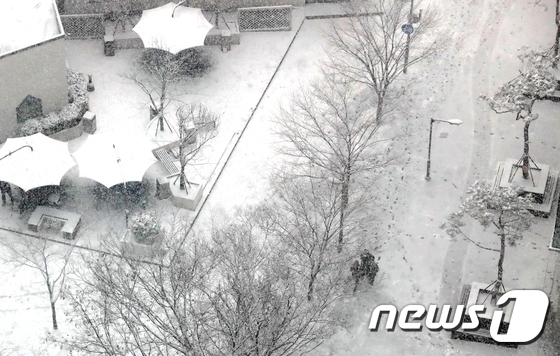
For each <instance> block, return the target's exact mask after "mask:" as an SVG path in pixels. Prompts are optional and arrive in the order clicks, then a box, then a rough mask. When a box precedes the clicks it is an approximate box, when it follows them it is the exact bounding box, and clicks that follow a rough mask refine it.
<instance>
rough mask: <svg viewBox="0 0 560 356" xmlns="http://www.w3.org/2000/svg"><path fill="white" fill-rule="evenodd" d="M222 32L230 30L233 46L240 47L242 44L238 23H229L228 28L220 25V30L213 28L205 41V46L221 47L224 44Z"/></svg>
mask: <svg viewBox="0 0 560 356" xmlns="http://www.w3.org/2000/svg"><path fill="white" fill-rule="evenodd" d="M228 27H229V28H228ZM222 30H229V31H230V32H231V44H234V45H238V44H240V43H241V36H240V35H239V29H238V28H237V22H228V23H227V26H226V25H224V24H223V23H220V28H215V27H214V28H212V29H211V30H210V31H209V32H208V35H206V38H205V39H204V45H205V46H219V45H220V44H222Z"/></svg>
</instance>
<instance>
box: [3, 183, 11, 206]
mask: <svg viewBox="0 0 560 356" xmlns="http://www.w3.org/2000/svg"><path fill="white" fill-rule="evenodd" d="M0 191H1V192H2V205H6V194H7V195H8V196H9V197H10V202H11V203H12V205H14V196H13V195H12V187H11V186H10V183H8V182H3V181H0Z"/></svg>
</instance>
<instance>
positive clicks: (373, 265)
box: [360, 250, 379, 284]
mask: <svg viewBox="0 0 560 356" xmlns="http://www.w3.org/2000/svg"><path fill="white" fill-rule="evenodd" d="M360 259H361V262H362V263H361V268H362V273H363V275H364V276H366V277H367V279H368V282H369V284H373V282H374V281H375V276H376V275H377V272H379V266H378V265H377V262H375V256H373V255H372V254H371V253H370V252H369V251H368V250H364V252H362V254H361V255H360Z"/></svg>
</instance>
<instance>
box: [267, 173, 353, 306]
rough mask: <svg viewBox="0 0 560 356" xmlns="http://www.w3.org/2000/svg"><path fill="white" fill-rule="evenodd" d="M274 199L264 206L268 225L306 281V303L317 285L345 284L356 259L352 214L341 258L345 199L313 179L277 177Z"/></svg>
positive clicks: (327, 184)
mask: <svg viewBox="0 0 560 356" xmlns="http://www.w3.org/2000/svg"><path fill="white" fill-rule="evenodd" d="M274 187H275V194H274V195H273V197H272V199H271V200H270V201H269V202H267V203H265V204H264V205H263V208H264V209H265V210H266V211H267V213H268V215H267V223H269V224H270V223H271V222H272V223H273V225H272V227H271V229H272V230H273V231H274V234H275V235H276V236H277V239H278V241H279V242H280V245H281V247H282V250H283V251H285V253H284V255H283V256H284V259H285V260H286V261H289V266H290V268H291V269H292V270H293V271H294V272H295V273H297V274H298V275H301V276H302V277H303V278H305V280H306V283H307V299H308V300H311V299H312V298H313V294H314V289H315V286H316V284H325V283H326V284H332V283H335V284H336V283H339V284H344V283H345V281H346V277H347V272H348V266H350V260H351V259H352V258H353V257H355V256H357V252H356V251H357V250H358V247H357V244H356V242H357V239H349V238H348V236H349V235H351V234H350V233H349V232H348V230H349V229H348V226H353V224H351V223H350V224H349V220H348V219H349V216H350V214H349V213H348V212H347V214H346V219H347V220H346V229H347V233H346V236H347V237H346V239H345V241H344V243H345V249H344V253H338V246H339V245H338V244H339V242H338V237H339V228H340V224H339V220H338V219H339V216H340V208H341V204H340V200H341V196H340V195H341V193H340V189H339V187H337V186H336V185H335V184H333V183H332V182H329V181H326V180H317V179H313V178H309V177H297V178H295V179H294V178H293V177H289V176H287V177H279V178H277V179H276V181H275V182H274Z"/></svg>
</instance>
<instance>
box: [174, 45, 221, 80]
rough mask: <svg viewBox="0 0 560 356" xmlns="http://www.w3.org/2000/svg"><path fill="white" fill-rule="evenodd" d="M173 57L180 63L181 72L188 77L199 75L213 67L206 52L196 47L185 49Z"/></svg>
mask: <svg viewBox="0 0 560 356" xmlns="http://www.w3.org/2000/svg"><path fill="white" fill-rule="evenodd" d="M175 58H176V59H177V61H179V62H180V63H181V70H182V74H183V75H186V76H188V77H201V76H203V75H204V74H206V73H208V72H209V71H210V70H211V69H212V67H213V62H212V58H211V57H210V55H208V52H206V51H205V50H204V49H202V48H198V47H194V48H189V49H185V50H183V51H181V52H179V53H177V55H176V56H175Z"/></svg>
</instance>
